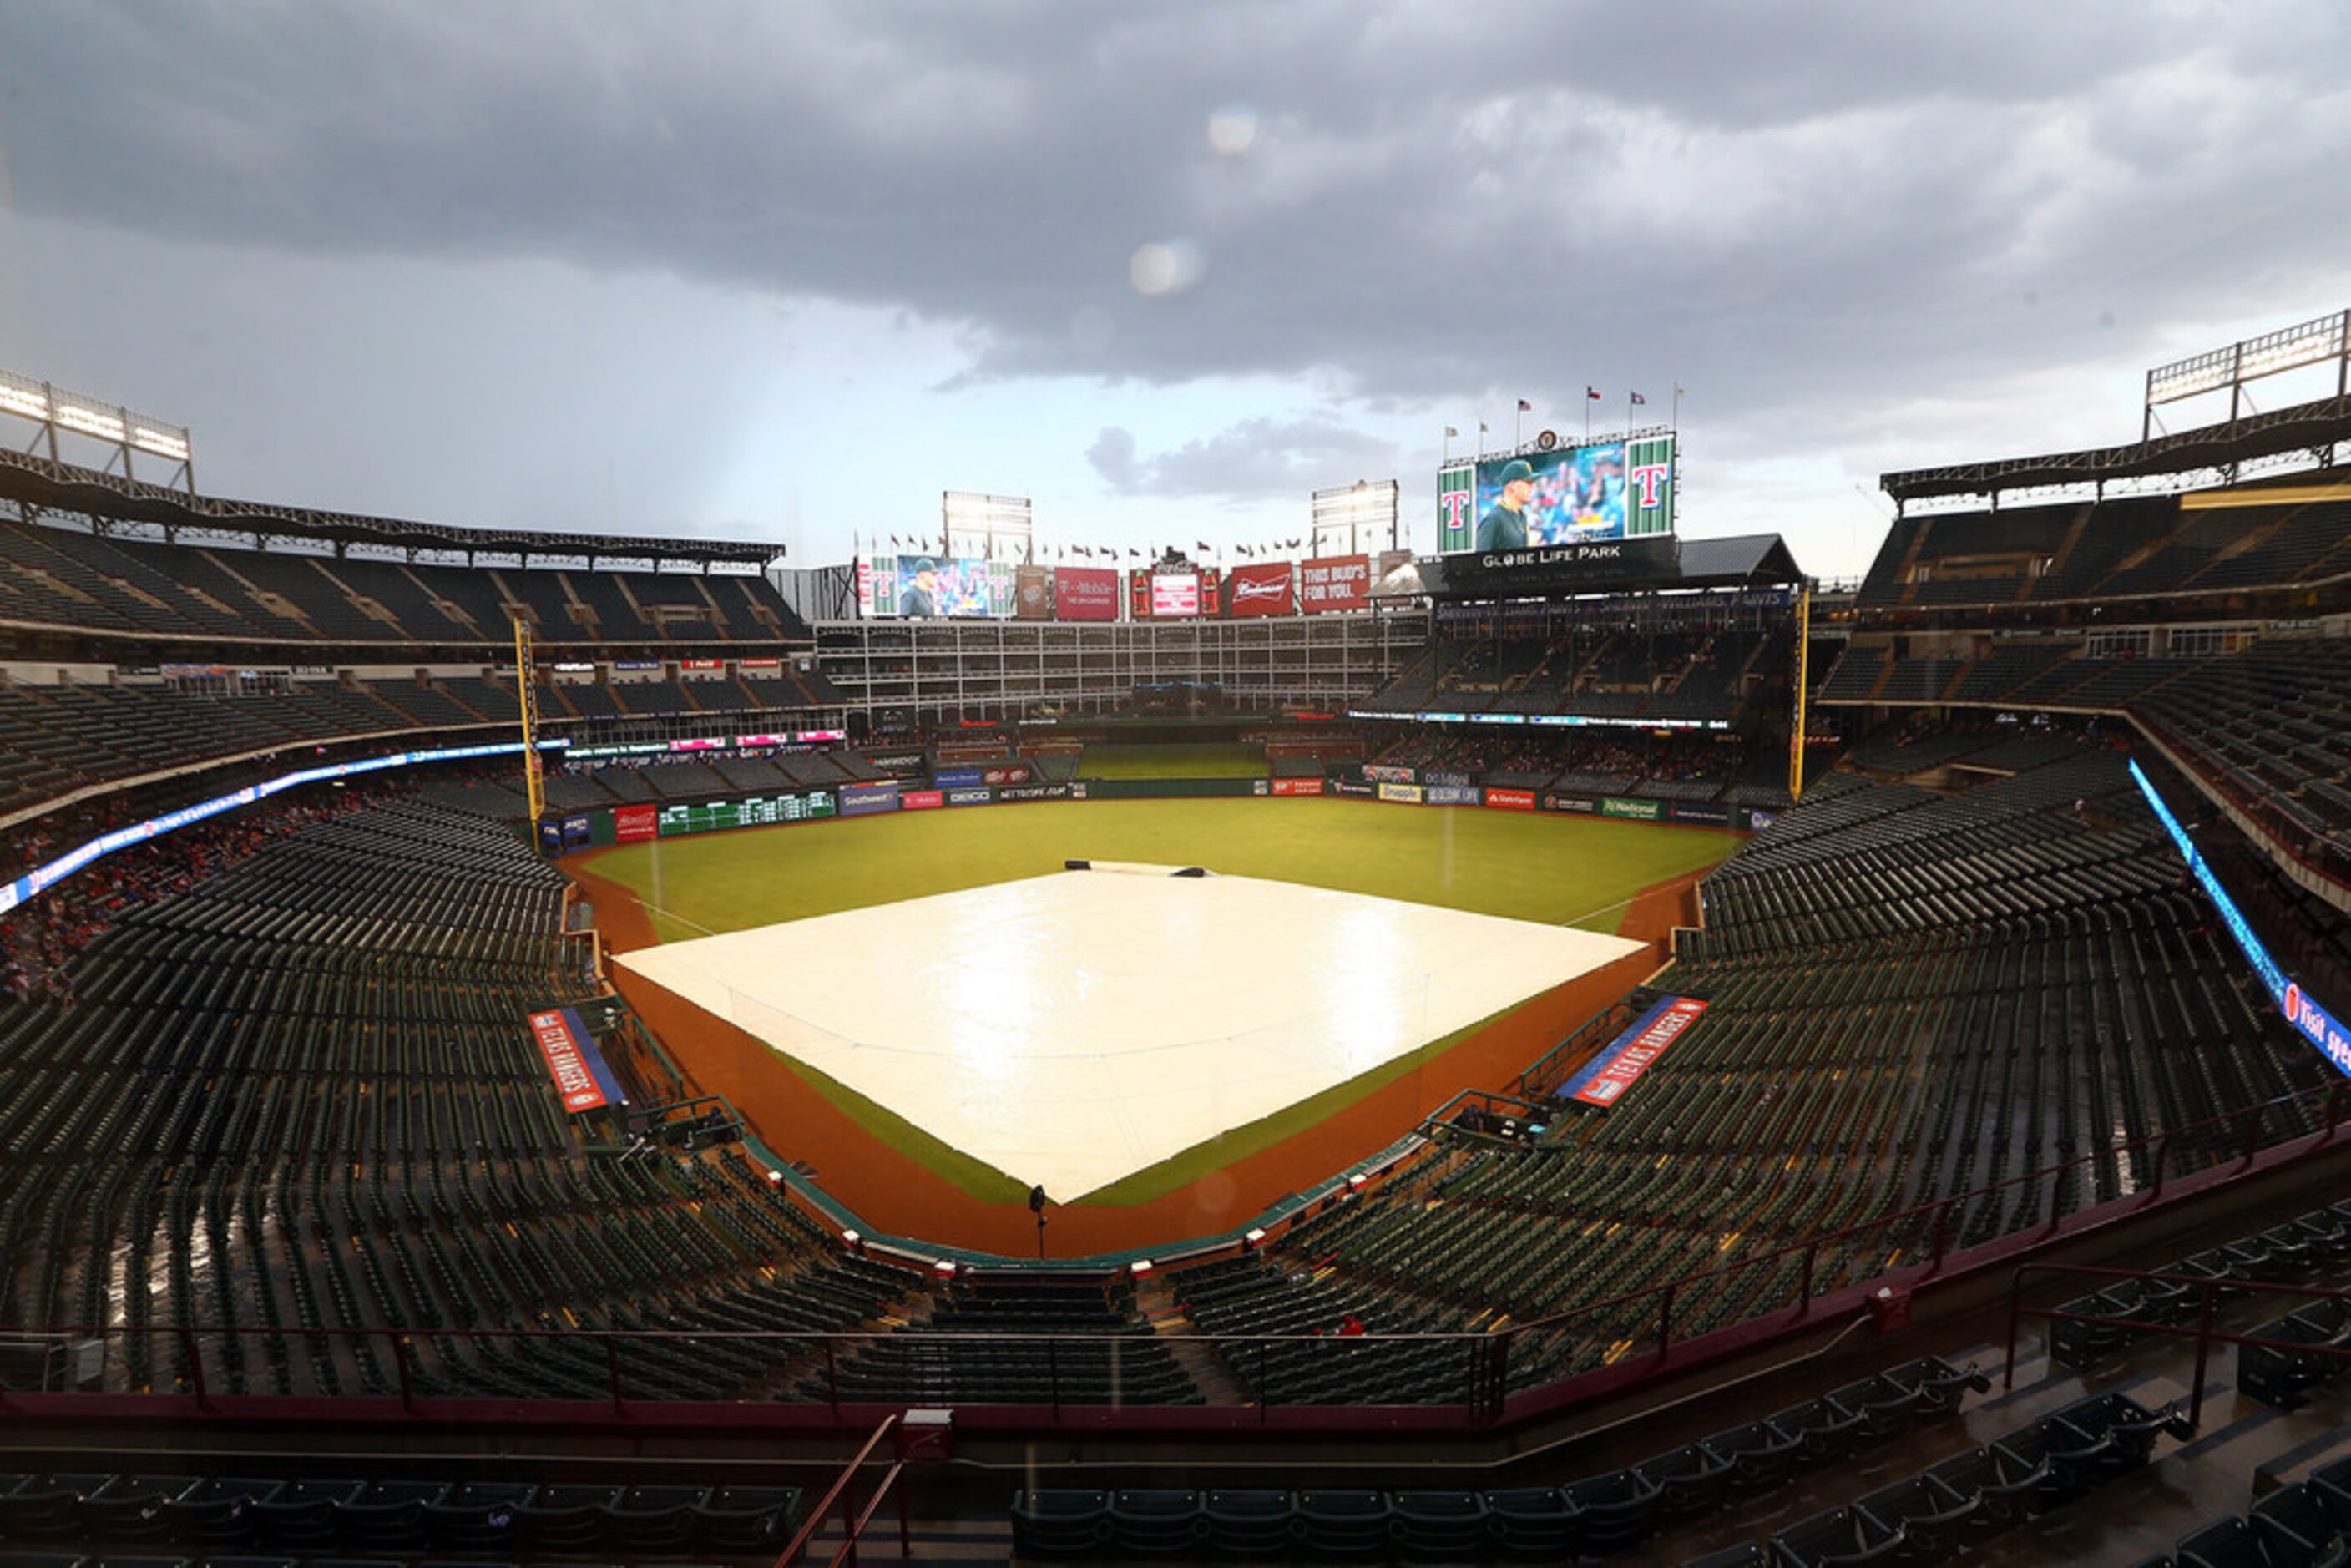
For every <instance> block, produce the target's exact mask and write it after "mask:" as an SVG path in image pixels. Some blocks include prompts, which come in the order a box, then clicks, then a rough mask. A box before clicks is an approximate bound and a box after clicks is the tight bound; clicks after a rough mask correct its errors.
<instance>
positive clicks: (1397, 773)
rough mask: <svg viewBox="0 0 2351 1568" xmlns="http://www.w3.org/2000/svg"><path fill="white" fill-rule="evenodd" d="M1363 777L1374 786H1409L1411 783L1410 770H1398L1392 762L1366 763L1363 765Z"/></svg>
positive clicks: (1411, 775) (1411, 774)
mask: <svg viewBox="0 0 2351 1568" xmlns="http://www.w3.org/2000/svg"><path fill="white" fill-rule="evenodd" d="M1364 778H1366V779H1370V780H1371V781H1372V782H1373V783H1374V784H1409V783H1412V782H1413V773H1412V769H1411V768H1399V767H1397V766H1396V765H1395V763H1393V762H1366V763H1364Z"/></svg>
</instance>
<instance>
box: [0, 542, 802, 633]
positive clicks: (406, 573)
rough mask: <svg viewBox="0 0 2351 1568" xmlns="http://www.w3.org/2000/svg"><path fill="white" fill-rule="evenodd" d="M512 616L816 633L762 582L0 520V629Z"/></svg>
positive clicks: (300, 624)
mask: <svg viewBox="0 0 2351 1568" xmlns="http://www.w3.org/2000/svg"><path fill="white" fill-rule="evenodd" d="M705 589H706V595H705ZM575 607H580V608H582V609H584V611H585V612H586V614H585V616H584V618H583V616H582V615H580V614H575V613H574V609H575ZM641 607H643V608H641ZM517 608H519V609H522V610H524V611H525V612H526V618H527V619H528V621H529V622H531V626H532V630H533V632H534V633H535V634H536V635H537V636H538V638H539V639H540V640H541V641H542V642H550V643H586V642H621V643H646V642H670V643H744V642H760V643H769V642H776V641H795V642H798V641H806V640H808V639H809V638H810V636H811V635H812V632H811V631H810V627H809V625H808V622H805V621H803V620H801V619H800V618H799V616H798V615H796V614H794V613H793V612H792V611H791V609H790V607H789V605H787V604H786V603H785V602H784V601H783V599H782V596H781V595H779V594H778V592H777V591H776V590H775V587H774V585H773V584H772V583H770V582H769V581H768V580H767V578H766V577H764V576H763V575H760V574H758V573H748V572H744V573H735V574H724V575H722V574H716V573H714V574H713V575H712V576H711V577H710V578H708V579H707V580H705V579H703V578H701V577H699V576H698V575H681V574H664V573H653V572H629V571H592V572H591V571H549V570H524V569H520V568H514V567H507V568H499V569H495V570H493V569H488V568H468V567H461V566H413V565H409V564H407V563H404V562H402V561H397V560H391V559H368V558H365V557H362V556H359V555H345V556H341V557H337V556H334V555H331V554H328V553H324V552H323V551H320V552H319V553H311V554H287V553H280V552H277V551H275V550H271V551H261V550H250V549H235V548H233V547H230V546H225V545H207V546H203V547H197V546H191V545H179V544H167V543H163V542H162V541H160V540H154V539H142V538H129V537H124V536H121V535H117V536H114V537H110V538H99V537H98V536H96V535H93V534H89V533H80V532H76V531H73V530H70V529H67V528H48V527H42V526H36V525H28V524H24V523H9V524H5V525H0V622H24V623H26V624H32V625H51V626H66V627H70V628H73V629H76V630H84V631H99V632H128V633H137V634H144V635H152V636H178V637H189V638H204V639H209V640H215V641H216V640H219V639H224V638H233V639H237V640H240V641H273V640H290V641H297V642H319V641H325V642H329V643H444V644H445V643H476V644H477V643H501V644H503V643H507V642H508V641H509V640H510V638H511V636H512V631H511V626H510V619H511V616H512V614H513V613H514V612H515V610H516V609H517ZM645 609H650V610H651V612H652V613H653V615H654V616H656V617H657V618H658V619H659V621H660V622H661V623H660V624H659V625H655V624H654V623H653V622H650V621H648V620H647V619H646V616H645V613H644V610H645Z"/></svg>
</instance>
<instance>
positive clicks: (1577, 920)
mask: <svg viewBox="0 0 2351 1568" xmlns="http://www.w3.org/2000/svg"><path fill="white" fill-rule="evenodd" d="M1640 896H1641V895H1640V894H1637V893H1636V894H1634V895H1633V898H1638V897H1640ZM1633 898H1620V899H1618V900H1617V901H1616V902H1615V903H1614V904H1602V905H1601V906H1600V907H1599V908H1597V909H1587V910H1585V911H1584V912H1583V914H1581V915H1572V916H1570V917H1569V918H1567V919H1565V920H1562V921H1561V922H1560V924H1561V925H1582V924H1583V922H1585V921H1587V920H1589V919H1591V918H1592V917H1593V915H1605V914H1607V913H1608V912H1609V911H1610V910H1612V909H1622V908H1624V907H1625V905H1626V904H1630V903H1632V902H1633Z"/></svg>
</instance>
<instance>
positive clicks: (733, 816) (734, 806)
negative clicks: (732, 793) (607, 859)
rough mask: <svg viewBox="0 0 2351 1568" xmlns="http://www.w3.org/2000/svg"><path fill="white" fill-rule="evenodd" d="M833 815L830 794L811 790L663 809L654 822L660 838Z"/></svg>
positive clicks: (809, 819) (823, 790) (700, 802)
mask: <svg viewBox="0 0 2351 1568" xmlns="http://www.w3.org/2000/svg"><path fill="white" fill-rule="evenodd" d="M832 814H833V800H832V791H831V790H830V789H810V790H805V791H802V792H799V793H794V794H789V795H754V796H751V797H749V798H747V799H745V800H703V801H697V802H695V804H693V805H683V806H664V807H663V808H662V809H661V815H660V816H659V817H658V818H657V819H655V829H656V831H658V832H659V834H660V835H661V837H663V838H664V839H667V838H674V837H676V836H677V835H679V834H681V833H712V832H717V831H722V830H724V829H726V828H764V827H768V826H770V825H772V824H774V823H777V822H806V821H814V820H815V819H817V818H819V817H830V816H831V815H832Z"/></svg>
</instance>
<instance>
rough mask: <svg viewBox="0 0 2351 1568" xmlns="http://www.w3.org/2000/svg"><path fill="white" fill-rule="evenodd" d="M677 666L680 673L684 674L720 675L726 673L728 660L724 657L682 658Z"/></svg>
mask: <svg viewBox="0 0 2351 1568" xmlns="http://www.w3.org/2000/svg"><path fill="white" fill-rule="evenodd" d="M677 667H678V670H679V671H680V673H682V674H689V675H718V674H726V660H724V659H680V660H679V661H678V662H677Z"/></svg>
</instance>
